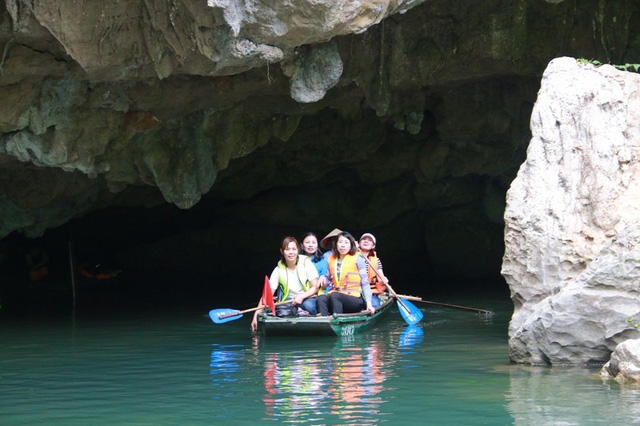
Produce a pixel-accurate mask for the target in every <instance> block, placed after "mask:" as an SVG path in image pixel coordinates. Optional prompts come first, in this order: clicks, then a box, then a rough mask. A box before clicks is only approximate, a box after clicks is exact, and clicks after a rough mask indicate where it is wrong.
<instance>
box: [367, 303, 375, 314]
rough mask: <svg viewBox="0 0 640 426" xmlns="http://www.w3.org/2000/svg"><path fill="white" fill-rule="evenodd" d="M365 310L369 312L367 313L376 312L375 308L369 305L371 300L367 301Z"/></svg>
mask: <svg viewBox="0 0 640 426" xmlns="http://www.w3.org/2000/svg"><path fill="white" fill-rule="evenodd" d="M367 311H368V312H369V315H373V314H375V313H376V308H374V307H373V305H371V302H369V303H367Z"/></svg>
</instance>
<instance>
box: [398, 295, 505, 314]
mask: <svg viewBox="0 0 640 426" xmlns="http://www.w3.org/2000/svg"><path fill="white" fill-rule="evenodd" d="M398 297H401V298H403V299H407V300H414V301H416V302H422V303H428V304H430V305H439V306H446V307H449V308H455V309H462V310H465V311H474V312H479V313H481V314H493V312H491V311H489V310H487V309H479V308H472V307H469V306H461V305H452V304H450V303H440V302H431V301H429V300H424V299H423V298H422V297H418V296H407V295H405V294H399V295H398Z"/></svg>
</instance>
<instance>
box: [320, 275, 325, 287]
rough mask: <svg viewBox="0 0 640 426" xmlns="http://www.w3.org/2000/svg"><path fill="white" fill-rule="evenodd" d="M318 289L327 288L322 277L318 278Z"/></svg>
mask: <svg viewBox="0 0 640 426" xmlns="http://www.w3.org/2000/svg"><path fill="white" fill-rule="evenodd" d="M318 287H320V288H327V277H325V276H324V275H323V276H321V277H319V278H318Z"/></svg>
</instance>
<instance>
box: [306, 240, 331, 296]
mask: <svg viewBox="0 0 640 426" xmlns="http://www.w3.org/2000/svg"><path fill="white" fill-rule="evenodd" d="M302 252H303V254H304V255H305V256H308V257H309V259H311V261H312V262H313V265H314V266H315V267H316V269H317V270H318V295H321V294H324V293H326V292H327V291H329V290H330V289H331V287H330V286H329V288H327V285H328V284H329V283H328V282H327V278H326V277H325V275H326V273H327V269H328V268H329V265H328V264H327V259H326V258H325V257H323V255H322V251H320V249H319V248H318V237H317V236H316V234H314V233H313V232H307V233H306V234H304V235H303V236H302Z"/></svg>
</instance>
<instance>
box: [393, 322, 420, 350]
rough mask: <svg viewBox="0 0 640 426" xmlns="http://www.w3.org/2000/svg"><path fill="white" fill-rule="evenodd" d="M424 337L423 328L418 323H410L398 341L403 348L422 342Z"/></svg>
mask: <svg viewBox="0 0 640 426" xmlns="http://www.w3.org/2000/svg"><path fill="white" fill-rule="evenodd" d="M423 338H424V333H423V332H422V328H421V327H420V326H418V325H415V324H414V325H409V326H407V327H405V329H404V330H403V331H402V334H401V335H400V341H399V342H398V346H400V347H401V348H408V347H411V346H415V345H417V344H420V343H422V339H423Z"/></svg>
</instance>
